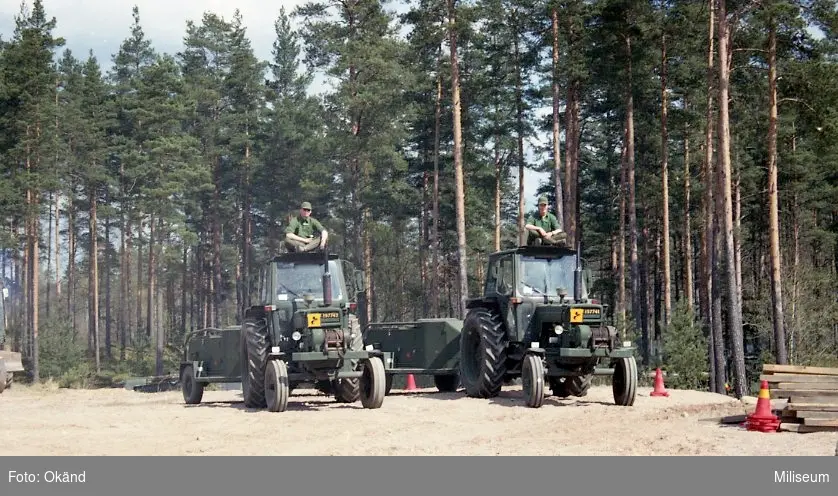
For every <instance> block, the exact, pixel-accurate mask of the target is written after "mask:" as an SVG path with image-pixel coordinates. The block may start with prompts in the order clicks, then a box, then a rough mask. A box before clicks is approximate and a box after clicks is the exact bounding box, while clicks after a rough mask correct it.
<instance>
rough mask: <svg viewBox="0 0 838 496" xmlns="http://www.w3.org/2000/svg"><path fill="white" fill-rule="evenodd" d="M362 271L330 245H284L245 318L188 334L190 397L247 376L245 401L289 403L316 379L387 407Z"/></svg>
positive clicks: (185, 367) (185, 372)
mask: <svg viewBox="0 0 838 496" xmlns="http://www.w3.org/2000/svg"><path fill="white" fill-rule="evenodd" d="M360 276H361V272H359V271H356V270H354V267H353V266H352V264H351V263H349V262H346V261H342V260H340V259H338V258H337V257H335V256H330V255H326V254H323V253H311V252H309V253H285V254H281V255H278V256H276V257H275V258H273V259H272V260H270V261H269V262H268V263H267V264H266V265H265V267H264V268H263V269H262V271H261V273H260V279H259V294H258V296H257V298H258V299H259V303H258V304H257V305H253V306H250V307H249V308H247V309H246V311H245V312H244V319H243V323H242V325H241V326H237V327H232V328H228V329H202V330H200V331H195V332H193V333H191V334H190V335H189V336H188V337H187V343H186V350H185V357H184V360H183V363H182V364H181V380H182V384H183V395H184V399H185V401H186V402H187V403H190V404H194V403H199V402H200V401H201V396H202V393H203V388H204V385H205V384H207V383H210V382H238V381H241V384H242V395H243V397H244V403H245V406H247V407H249V408H267V409H268V410H269V411H273V412H281V411H285V409H286V408H287V405H288V396H289V394H290V393H291V391H292V390H293V389H294V388H296V387H298V386H299V385H301V384H313V385H315V387H317V388H318V389H320V390H326V391H328V392H330V393H331V394H333V395H334V397H335V399H336V400H337V401H339V402H344V403H354V402H355V401H358V399H360V400H361V403H362V404H363V406H364V408H380V407H381V405H382V403H383V400H384V396H385V387H386V375H385V371H384V363H383V361H382V355H381V353H380V352H377V351H375V350H373V349H371V347H365V346H364V342H363V337H362V334H361V327H360V324H359V321H358V318H357V317H356V316H355V314H354V311H355V305H356V304H355V299H356V295H357V291H356V290H355V288H357V287H360V286H359V279H360Z"/></svg>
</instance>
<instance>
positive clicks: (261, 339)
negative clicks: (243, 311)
mask: <svg viewBox="0 0 838 496" xmlns="http://www.w3.org/2000/svg"><path fill="white" fill-rule="evenodd" d="M241 339H242V365H241V370H242V374H241V375H242V396H243V397H244V406H246V407H247V408H265V407H266V406H267V403H266V402H265V366H266V365H267V363H266V362H267V359H268V327H267V325H265V321H264V320H254V319H247V320H245V321H244V323H243V324H242V335H241Z"/></svg>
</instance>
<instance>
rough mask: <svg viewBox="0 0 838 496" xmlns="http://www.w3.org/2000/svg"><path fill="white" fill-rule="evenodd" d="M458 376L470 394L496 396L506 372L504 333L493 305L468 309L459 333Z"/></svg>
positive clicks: (473, 396) (479, 396) (474, 395)
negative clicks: (491, 306) (459, 356)
mask: <svg viewBox="0 0 838 496" xmlns="http://www.w3.org/2000/svg"><path fill="white" fill-rule="evenodd" d="M460 353H461V358H460V378H461V380H462V382H463V386H464V387H465V390H466V395H468V396H470V397H472V398H493V397H495V396H497V395H498V394H499V393H500V391H501V387H502V386H503V380H504V377H505V376H506V336H505V333H504V328H503V321H502V320H501V316H500V314H499V313H498V312H497V311H496V310H495V309H493V308H474V309H472V310H469V313H468V315H466V319H465V321H464V322H463V332H462V333H461V334H460Z"/></svg>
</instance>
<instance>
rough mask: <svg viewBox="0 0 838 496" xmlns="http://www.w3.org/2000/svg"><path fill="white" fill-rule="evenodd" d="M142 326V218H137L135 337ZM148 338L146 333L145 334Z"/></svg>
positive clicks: (140, 216) (139, 216)
mask: <svg viewBox="0 0 838 496" xmlns="http://www.w3.org/2000/svg"><path fill="white" fill-rule="evenodd" d="M142 329H144V326H143V218H142V214H140V215H138V216H137V336H139V335H140V332H141V331H142ZM146 336H147V337H148V333H146Z"/></svg>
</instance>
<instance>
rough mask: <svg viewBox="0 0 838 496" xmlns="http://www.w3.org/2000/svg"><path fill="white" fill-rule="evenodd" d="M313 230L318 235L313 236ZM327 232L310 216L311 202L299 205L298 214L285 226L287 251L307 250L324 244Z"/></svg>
mask: <svg viewBox="0 0 838 496" xmlns="http://www.w3.org/2000/svg"><path fill="white" fill-rule="evenodd" d="M315 231H316V232H317V234H318V236H315V235H314V234H315ZM328 237H329V233H328V232H327V231H326V229H325V228H324V227H323V224H321V223H320V221H318V220H317V219H315V218H314V217H312V216H311V203H309V202H307V201H306V202H303V203H302V205H300V214H299V215H297V216H295V217H293V218H292V219H291V221H290V222H289V223H288V227H286V228H285V247H286V248H287V249H288V251H289V252H307V251H312V250H314V249H315V248H320V249H321V250H322V249H323V248H324V247H325V246H326V240H327V239H328Z"/></svg>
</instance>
